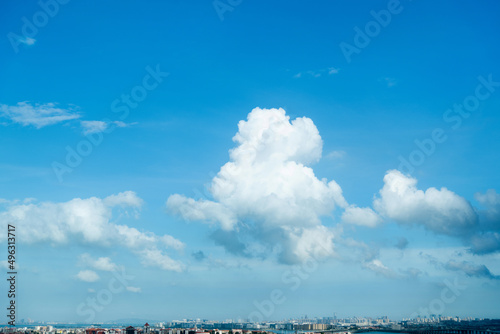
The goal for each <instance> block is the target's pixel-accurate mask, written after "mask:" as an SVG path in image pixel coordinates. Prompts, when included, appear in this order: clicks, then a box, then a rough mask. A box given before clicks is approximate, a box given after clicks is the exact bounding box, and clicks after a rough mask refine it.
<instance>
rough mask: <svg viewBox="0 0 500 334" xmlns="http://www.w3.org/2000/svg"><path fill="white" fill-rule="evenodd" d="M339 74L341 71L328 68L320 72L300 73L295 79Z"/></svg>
mask: <svg viewBox="0 0 500 334" xmlns="http://www.w3.org/2000/svg"><path fill="white" fill-rule="evenodd" d="M337 73H339V69H338V68H335V67H328V68H322V69H320V70H311V71H305V72H299V73H297V74H295V75H294V76H293V77H294V78H296V79H298V78H301V77H303V76H304V75H309V76H311V77H313V78H319V77H321V76H322V75H323V74H326V75H333V74H337Z"/></svg>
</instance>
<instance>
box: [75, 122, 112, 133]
mask: <svg viewBox="0 0 500 334" xmlns="http://www.w3.org/2000/svg"><path fill="white" fill-rule="evenodd" d="M80 124H81V126H82V128H83V134H84V135H88V134H91V133H97V132H103V131H104V130H106V129H107V128H108V124H107V123H106V122H103V121H81V122H80Z"/></svg>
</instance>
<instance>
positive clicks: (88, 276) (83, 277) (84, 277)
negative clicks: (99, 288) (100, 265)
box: [75, 270, 99, 283]
mask: <svg viewBox="0 0 500 334" xmlns="http://www.w3.org/2000/svg"><path fill="white" fill-rule="evenodd" d="M75 277H76V278H77V279H79V280H80V281H84V282H89V283H91V282H97V281H98V280H99V275H97V273H96V272H95V271H93V270H81V271H80V272H79V273H78V274H76V276H75Z"/></svg>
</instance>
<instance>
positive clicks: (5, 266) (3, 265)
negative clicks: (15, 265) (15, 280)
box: [0, 260, 9, 270]
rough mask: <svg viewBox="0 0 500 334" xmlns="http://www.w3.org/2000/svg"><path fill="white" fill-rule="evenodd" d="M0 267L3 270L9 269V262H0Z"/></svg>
mask: <svg viewBox="0 0 500 334" xmlns="http://www.w3.org/2000/svg"><path fill="white" fill-rule="evenodd" d="M0 267H1V268H4V269H5V270H8V269H9V262H8V261H7V260H2V261H0Z"/></svg>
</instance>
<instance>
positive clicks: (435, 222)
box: [373, 170, 477, 235]
mask: <svg viewBox="0 0 500 334" xmlns="http://www.w3.org/2000/svg"><path fill="white" fill-rule="evenodd" d="M416 185H417V180H416V179H414V178H412V177H409V176H405V175H403V174H402V173H401V172H399V171H397V170H390V171H388V172H387V173H386V175H385V177H384V186H383V188H382V189H381V190H380V197H378V198H376V199H375V200H374V203H373V205H374V207H375V209H376V210H377V211H378V212H379V213H380V214H382V215H383V216H386V217H388V218H391V219H393V220H395V221H396V222H398V223H401V224H420V225H423V226H425V227H426V228H427V229H429V230H431V231H434V232H436V233H442V234H447V235H462V234H464V233H465V232H466V231H468V230H470V229H472V228H474V227H475V226H476V223H477V215H476V213H475V211H474V209H473V208H472V206H471V205H470V203H469V202H468V201H467V200H465V199H464V198H463V197H461V196H459V195H457V194H455V193H454V192H452V191H450V190H448V189H446V188H441V189H439V190H438V189H436V188H433V187H431V188H428V189H427V190H425V191H423V190H420V189H418V188H417V186H416Z"/></svg>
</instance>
